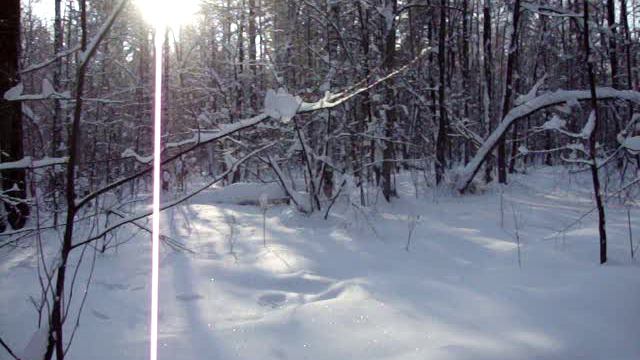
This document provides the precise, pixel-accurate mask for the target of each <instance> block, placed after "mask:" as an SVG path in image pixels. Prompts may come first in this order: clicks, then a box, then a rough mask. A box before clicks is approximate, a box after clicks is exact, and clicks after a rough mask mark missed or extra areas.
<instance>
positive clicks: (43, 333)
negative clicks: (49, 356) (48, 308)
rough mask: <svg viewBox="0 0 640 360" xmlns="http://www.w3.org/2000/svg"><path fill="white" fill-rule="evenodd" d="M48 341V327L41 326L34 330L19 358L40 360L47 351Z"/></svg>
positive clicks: (22, 359) (21, 359)
mask: <svg viewBox="0 0 640 360" xmlns="http://www.w3.org/2000/svg"><path fill="white" fill-rule="evenodd" d="M48 343H49V328H48V327H47V326H42V327H41V328H39V329H38V330H36V331H35V332H34V333H33V335H31V339H30V340H29V343H28V344H27V346H26V347H25V349H24V350H23V351H22V355H21V356H20V360H42V358H43V357H44V354H45V352H46V351H47V344H48Z"/></svg>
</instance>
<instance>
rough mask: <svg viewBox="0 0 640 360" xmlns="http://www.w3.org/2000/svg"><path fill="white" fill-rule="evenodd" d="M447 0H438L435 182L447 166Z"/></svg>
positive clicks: (439, 180) (440, 179)
mask: <svg viewBox="0 0 640 360" xmlns="http://www.w3.org/2000/svg"><path fill="white" fill-rule="evenodd" d="M446 7H447V0H440V9H439V11H440V24H439V34H438V69H439V73H440V81H439V83H438V105H439V107H438V138H437V140H436V184H440V183H441V182H442V179H443V177H444V171H445V169H446V166H447V159H446V153H447V128H448V124H447V104H446V96H445V95H446V77H445V69H446V65H447V60H446V54H445V49H446V46H445V45H446V44H445V42H446V41H447V12H446Z"/></svg>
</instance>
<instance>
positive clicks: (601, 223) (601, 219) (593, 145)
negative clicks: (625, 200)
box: [583, 0, 607, 264]
mask: <svg viewBox="0 0 640 360" xmlns="http://www.w3.org/2000/svg"><path fill="white" fill-rule="evenodd" d="M583 7H584V24H585V25H584V53H585V60H586V64H587V72H588V74H589V87H590V90H591V107H592V108H593V112H594V113H595V127H594V128H593V131H591V135H590V136H589V156H590V157H591V178H592V180H593V194H594V196H595V198H596V207H597V208H598V231H599V233H600V264H604V263H606V262H607V231H606V227H605V226H606V222H605V214H604V204H603V201H602V195H601V194H600V178H599V176H598V164H597V162H596V160H597V141H596V132H597V131H598V125H599V123H600V114H599V111H598V99H597V96H596V75H595V71H594V69H593V63H594V62H595V60H594V59H592V58H591V45H590V44H589V1H588V0H583Z"/></svg>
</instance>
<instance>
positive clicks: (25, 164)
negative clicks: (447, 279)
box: [0, 156, 69, 170]
mask: <svg viewBox="0 0 640 360" xmlns="http://www.w3.org/2000/svg"><path fill="white" fill-rule="evenodd" d="M68 161H69V157H67V156H63V157H55V158H52V157H45V158H42V159H40V160H33V159H32V158H31V156H25V157H23V158H22V159H20V160H18V161H11V162H4V163H0V170H15V169H37V168H41V167H46V166H53V165H61V164H66V163H67V162H68Z"/></svg>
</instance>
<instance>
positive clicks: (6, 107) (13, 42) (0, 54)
mask: <svg viewBox="0 0 640 360" xmlns="http://www.w3.org/2000/svg"><path fill="white" fill-rule="evenodd" d="M0 49H2V51H0V95H3V96H2V97H1V98H0V162H10V161H17V160H20V159H22V157H23V144H22V139H23V135H22V132H23V129H22V107H21V104H20V102H17V101H9V100H7V99H6V98H5V96H4V94H5V92H6V91H8V90H10V89H11V88H13V87H15V86H17V85H18V84H19V82H20V79H19V73H18V59H19V56H20V1H19V0H8V1H6V2H4V3H3V5H2V6H0ZM0 176H1V179H0V181H1V182H2V189H3V193H2V196H3V197H4V198H5V199H6V200H4V201H2V202H3V203H4V206H5V209H6V212H7V220H8V222H9V225H11V227H12V228H13V229H21V228H22V227H24V225H25V223H26V221H27V219H28V217H29V205H28V204H27V203H26V198H27V192H26V173H25V170H24V169H9V170H3V171H2V172H0ZM5 226H6V225H5V223H4V219H2V218H0V231H3V230H4V228H5Z"/></svg>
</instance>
